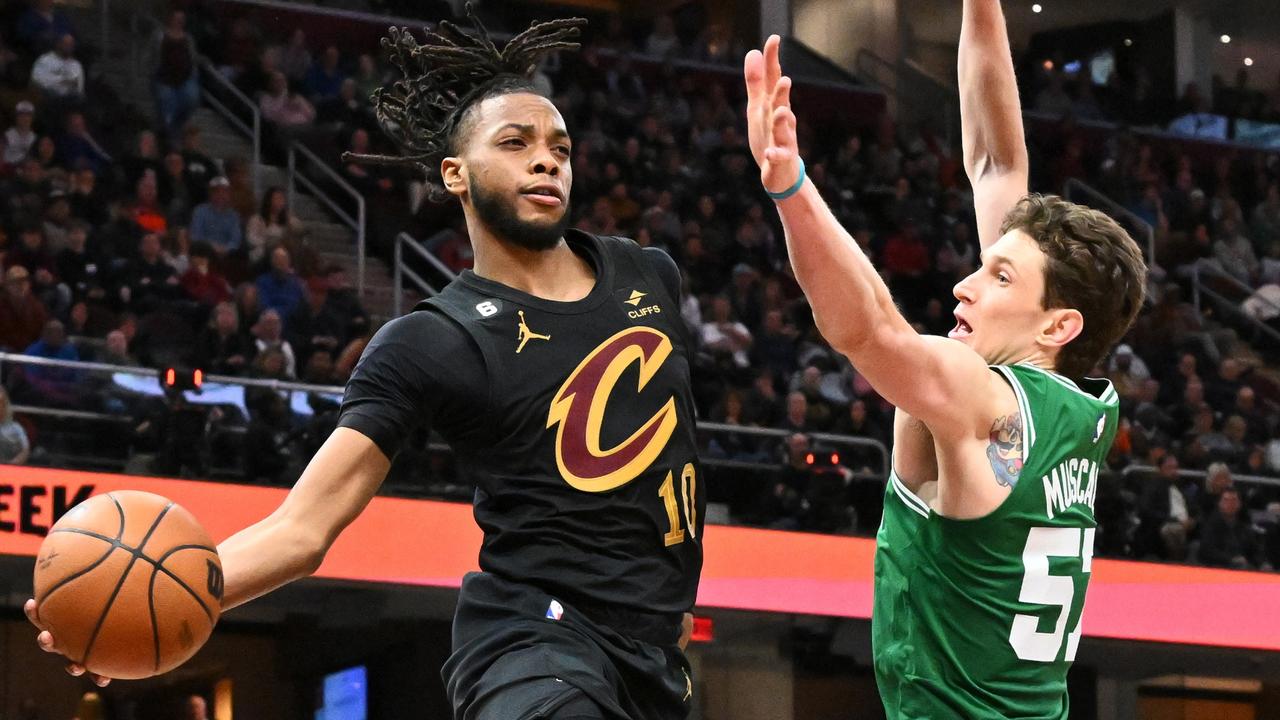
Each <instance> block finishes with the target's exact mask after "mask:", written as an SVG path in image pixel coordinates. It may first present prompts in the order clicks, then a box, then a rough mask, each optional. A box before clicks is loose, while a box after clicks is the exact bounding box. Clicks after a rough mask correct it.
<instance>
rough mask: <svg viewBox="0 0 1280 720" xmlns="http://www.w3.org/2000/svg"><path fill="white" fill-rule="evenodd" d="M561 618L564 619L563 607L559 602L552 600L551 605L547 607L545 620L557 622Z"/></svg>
mask: <svg viewBox="0 0 1280 720" xmlns="http://www.w3.org/2000/svg"><path fill="white" fill-rule="evenodd" d="M562 617H564V606H563V605H561V604H560V601H559V600H552V601H551V604H550V605H548V606H547V619H548V620H559V619H560V618H562Z"/></svg>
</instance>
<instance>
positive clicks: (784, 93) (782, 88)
mask: <svg viewBox="0 0 1280 720" xmlns="http://www.w3.org/2000/svg"><path fill="white" fill-rule="evenodd" d="M773 106H774V107H775V108H780V107H788V108H789V107H791V78H789V77H787V76H786V75H783V76H782V77H781V78H780V79H779V80H778V84H777V85H774V86H773Z"/></svg>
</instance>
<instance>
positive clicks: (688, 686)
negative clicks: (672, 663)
mask: <svg viewBox="0 0 1280 720" xmlns="http://www.w3.org/2000/svg"><path fill="white" fill-rule="evenodd" d="M680 670H681V671H682V672H684V697H683V698H680V702H684V701H685V700H688V699H689V698H691V697H693V680H692V679H691V678H690V677H689V671H688V670H685V669H684V668H680Z"/></svg>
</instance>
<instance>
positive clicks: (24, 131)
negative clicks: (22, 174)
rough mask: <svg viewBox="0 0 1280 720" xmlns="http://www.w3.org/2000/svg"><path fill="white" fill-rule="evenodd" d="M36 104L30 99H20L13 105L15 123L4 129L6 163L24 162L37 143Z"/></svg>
mask: <svg viewBox="0 0 1280 720" xmlns="http://www.w3.org/2000/svg"><path fill="white" fill-rule="evenodd" d="M35 117H36V106H35V105H32V104H31V101H29V100H20V101H19V102H18V104H17V105H15V106H14V107H13V125H12V126H11V127H10V128H9V129H8V130H5V131H4V164H5V165H17V164H18V163H20V162H22V160H23V158H25V157H26V156H27V155H28V154H29V153H30V152H31V149H32V148H33V147H35V144H36V133H35V130H33V129H32V128H33V127H34V126H35Z"/></svg>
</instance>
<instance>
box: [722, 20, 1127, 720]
mask: <svg viewBox="0 0 1280 720" xmlns="http://www.w3.org/2000/svg"><path fill="white" fill-rule="evenodd" d="M745 74H746V79H747V88H748V110H747V111H748V114H749V118H748V120H749V126H750V128H749V129H750V139H751V149H752V152H753V154H754V155H755V157H756V160H757V162H758V163H759V164H760V168H761V178H762V180H763V182H764V186H765V189H766V190H767V191H769V193H770V195H771V196H773V197H774V199H775V201H776V202H777V206H778V211H779V213H780V215H781V216H782V223H783V226H784V228H785V230H786V237H787V248H788V251H789V253H790V256H791V263H792V266H793V267H794V269H795V273H796V277H797V279H798V280H799V282H800V284H801V286H802V287H803V289H804V291H805V294H806V295H807V296H808V298H809V302H810V304H811V305H812V308H813V314H814V319H815V321H816V323H817V325H818V328H819V330H821V331H822V334H823V335H824V336H825V337H826V339H827V340H828V341H829V342H830V343H831V344H832V346H833V347H835V348H836V349H837V350H839V351H841V352H842V353H844V354H845V355H846V356H848V357H849V359H850V360H851V361H852V363H853V365H854V366H855V367H856V368H857V369H858V371H859V372H860V373H862V374H863V375H864V376H866V378H867V379H868V380H869V381H870V382H871V384H872V385H873V386H874V387H875V388H876V390H877V391H878V392H879V393H880V394H881V395H883V396H884V397H885V398H886V399H887V400H889V401H890V402H891V403H893V404H894V405H895V406H896V407H897V408H898V411H897V418H896V420H895V423H894V451H893V466H894V468H893V473H892V475H891V477H890V482H889V484H888V487H887V489H886V493H885V501H884V502H885V509H884V520H883V522H882V524H881V527H880V532H879V535H878V537H877V550H876V569H875V582H876V585H875V606H874V612H873V618H872V642H873V645H874V652H875V667H876V677H877V682H878V684H879V687H880V693H881V697H882V699H883V701H884V704H885V708H886V710H887V713H888V716H889V717H890V718H929V719H930V720H940V719H941V718H999V717H1004V718H1013V717H1016V718H1038V719H1039V718H1066V717H1067V709H1068V708H1067V689H1066V674H1067V668H1068V667H1069V665H1070V663H1071V661H1072V659H1073V658H1074V657H1075V654H1076V649H1077V647H1078V645H1079V641H1080V629H1081V625H1080V623H1081V613H1082V610H1083V607H1084V597H1085V589H1086V587H1087V585H1088V581H1089V573H1090V569H1091V561H1092V555H1093V538H1094V530H1095V527H1096V523H1095V521H1094V515H1093V502H1094V498H1095V496H1096V493H1097V484H1098V476H1099V471H1100V468H1101V466H1102V464H1103V461H1104V458H1105V457H1106V454H1107V450H1108V447H1109V446H1110V444H1111V441H1112V438H1113V436H1114V434H1115V430H1116V411H1117V402H1116V392H1115V390H1114V389H1113V388H1112V387H1111V385H1110V383H1108V382H1107V381H1105V380H1086V379H1084V378H1083V376H1084V374H1085V373H1087V372H1088V371H1089V370H1090V369H1091V368H1093V367H1094V365H1095V364H1096V363H1097V362H1098V361H1099V360H1100V359H1101V358H1102V357H1103V356H1104V355H1105V353H1106V352H1107V350H1108V348H1110V347H1111V345H1112V344H1113V343H1115V342H1116V341H1117V340H1118V339H1119V338H1120V337H1121V336H1122V335H1123V334H1124V333H1125V332H1126V330H1127V329H1128V328H1129V326H1130V325H1131V324H1132V322H1133V320H1134V317H1135V316H1136V315H1137V313H1138V311H1139V309H1140V308H1141V306H1142V301H1143V294H1144V286H1145V276H1146V268H1145V266H1144V264H1143V260H1142V255H1141V253H1140V251H1139V249H1138V247H1137V245H1136V244H1135V243H1134V242H1133V240H1132V239H1131V238H1130V237H1129V236H1128V235H1127V234H1126V233H1125V232H1124V231H1123V230H1122V229H1121V228H1120V227H1119V226H1117V225H1116V224H1115V222H1113V221H1112V220H1111V219H1109V218H1108V217H1106V216H1105V215H1103V214H1101V213H1098V212H1095V211H1093V210H1089V209H1087V208H1084V207H1080V206H1078V205H1073V204H1071V203H1068V202H1065V201H1063V200H1061V199H1059V198H1056V197H1048V196H1039V195H1027V182H1028V181H1027V155H1026V149H1025V145H1024V139H1023V133H1022V126H1021V114H1020V110H1019V105H1018V96H1017V90H1016V85H1015V82H1014V75H1013V66H1012V62H1011V60H1010V56H1009V46H1008V39H1007V36H1006V34H1005V29H1004V18H1003V16H1002V14H1001V10H1000V5H999V2H998V0H965V2H964V30H963V36H962V38H961V45H960V82H961V92H962V95H963V97H962V110H963V113H964V145H965V147H964V150H965V164H966V166H967V168H968V172H969V175H970V178H971V179H972V182H973V189H974V202H975V205H976V211H977V219H978V225H979V234H980V237H981V242H982V247H983V251H982V265H981V267H980V268H979V269H978V270H977V271H976V272H974V273H973V274H972V275H970V276H969V277H967V278H965V279H964V280H963V281H961V282H960V283H959V284H958V285H956V287H955V291H954V292H955V296H956V299H957V300H958V306H957V308H956V313H955V314H956V326H955V329H953V330H952V331H951V332H950V333H949V336H948V337H946V338H940V337H926V336H921V335H919V334H917V333H916V332H915V330H913V329H912V328H911V325H910V324H909V323H908V322H907V321H906V320H905V319H904V318H903V317H902V315H901V314H900V313H899V312H898V310H897V308H896V307H895V305H894V301H893V298H892V297H890V294H889V290H888V288H887V287H886V286H885V284H884V282H883V281H882V280H881V278H880V276H879V275H878V274H877V273H876V269H875V268H874V267H873V266H872V264H871V262H870V261H869V260H868V259H867V257H866V256H865V255H864V254H863V253H862V251H861V250H860V249H859V247H858V245H857V243H855V242H854V241H853V240H852V239H851V238H850V236H849V235H848V233H846V232H845V231H844V229H842V228H841V227H840V226H839V224H838V223H837V222H836V219H835V218H834V216H833V215H832V214H831V212H830V210H829V209H828V208H827V206H826V204H825V203H824V202H823V201H822V198H821V197H820V196H819V194H818V190H817V189H816V188H815V187H814V185H813V183H811V182H808V181H807V180H806V179H805V173H804V165H803V162H802V161H801V159H800V157H799V156H798V153H797V144H796V133H795V123H796V121H795V115H794V114H793V113H792V110H791V107H790V87H791V82H790V79H789V78H786V77H784V76H782V71H781V67H780V65H779V63H778V39H777V38H776V37H773V38H770V39H769V41H768V42H767V43H766V44H765V48H764V52H763V53H760V52H756V51H753V52H752V53H750V54H749V55H748V56H747V59H746V67H745Z"/></svg>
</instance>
